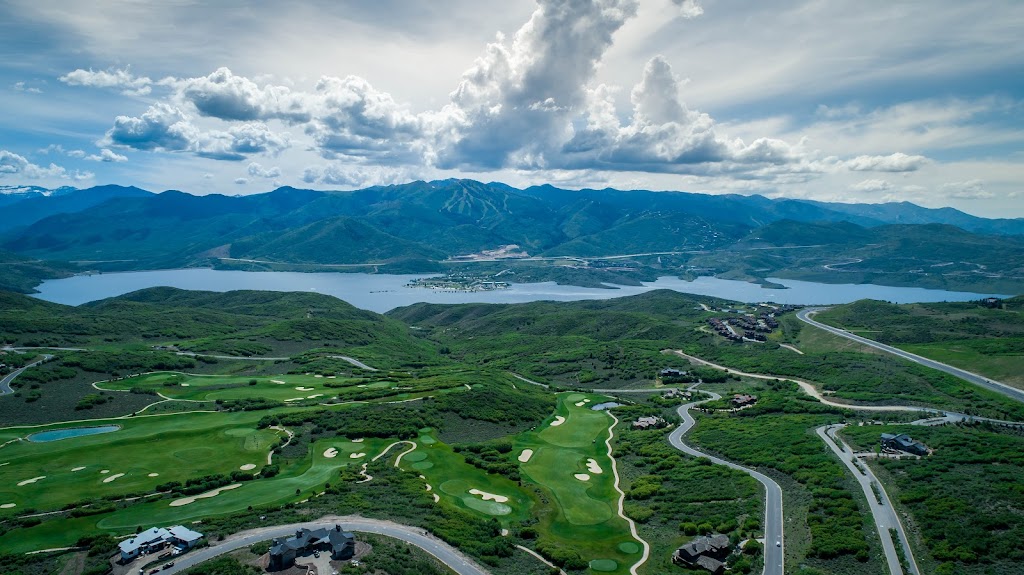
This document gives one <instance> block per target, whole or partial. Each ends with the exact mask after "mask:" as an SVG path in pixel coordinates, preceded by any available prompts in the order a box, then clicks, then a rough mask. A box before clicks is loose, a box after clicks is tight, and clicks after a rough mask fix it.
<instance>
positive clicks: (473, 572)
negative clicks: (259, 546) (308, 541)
mask: <svg viewBox="0 0 1024 575" xmlns="http://www.w3.org/2000/svg"><path fill="white" fill-rule="evenodd" d="M336 524H337V525H341V528H342V529H344V530H346V531H354V532H357V533H374V534H377V535H385V536H387V537H393V538H395V539H400V540H402V541H405V542H406V543H410V544H412V545H415V546H417V547H419V548H420V549H423V550H424V551H426V552H427V553H429V554H431V555H433V556H434V557H435V558H437V560H438V561H440V562H441V563H444V564H445V565H447V566H448V567H450V568H451V569H452V570H453V571H455V572H456V573H458V574H459V575H489V573H488V571H486V570H484V568H483V567H481V566H479V565H477V564H476V563H475V562H473V560H472V559H470V558H468V557H466V556H465V555H463V554H462V553H460V552H459V551H457V550H456V549H455V548H454V547H452V546H450V545H448V544H447V543H445V542H443V541H441V540H440V539H437V538H436V537H433V536H431V535H427V534H426V531H424V530H422V529H418V528H415V527H408V526H406V525H399V524H398V523H392V522H390V521H382V520H378V519H366V518H364V517H357V516H350V517H333V516H328V517H321V518H320V519H317V520H314V521H309V522H307V523H292V524H290V525H275V526H272V527H260V528H257V529H251V530H249V531H243V532H241V533H236V534H234V535H231V536H229V537H228V538H227V539H224V540H223V541H221V542H219V543H216V544H213V545H211V546H209V547H206V548H203V549H200V550H199V551H195V552H193V553H189V554H187V555H184V556H182V557H180V558H178V559H175V560H174V566H173V567H171V568H170V569H164V570H162V571H160V575H172V574H173V573H180V572H182V571H185V570H187V569H190V568H192V567H195V566H196V565H198V564H200V563H202V562H203V561H208V560H210V559H213V558H214V557H217V556H219V555H223V554H225V553H230V552H231V551H234V550H236V549H242V548H243V547H248V546H250V545H252V544H253V543H259V542H260V541H267V540H269V539H274V538H277V537H291V536H294V535H295V531H296V530H297V529H299V528H301V527H306V528H308V529H319V528H320V527H324V528H327V529H331V528H333V527H334V526H335V525H336ZM327 575H329V574H327Z"/></svg>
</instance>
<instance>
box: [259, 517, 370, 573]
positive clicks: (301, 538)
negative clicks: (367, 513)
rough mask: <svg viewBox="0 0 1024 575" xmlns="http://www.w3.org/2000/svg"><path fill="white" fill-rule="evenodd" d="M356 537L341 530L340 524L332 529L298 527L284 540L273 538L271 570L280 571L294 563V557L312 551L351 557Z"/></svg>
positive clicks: (269, 567) (339, 556)
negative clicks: (293, 533) (292, 535)
mask: <svg viewBox="0 0 1024 575" xmlns="http://www.w3.org/2000/svg"><path fill="white" fill-rule="evenodd" d="M355 548H356V538H355V535H352V534H351V533H349V532H348V531H342V529H341V525H335V526H334V528H333V529H325V528H323V527H321V528H320V529H315V530H309V529H306V528H302V529H299V530H298V531H296V532H295V536H294V537H289V538H288V539H285V540H284V541H281V540H280V539H274V542H273V544H272V545H271V546H270V564H269V565H268V566H267V568H268V569H269V570H271V571H280V570H281V569H286V568H288V567H291V566H292V565H294V564H295V558H296V557H298V556H300V555H305V554H307V553H312V552H313V551H328V552H330V554H331V559H351V558H352V556H353V555H354V554H355Z"/></svg>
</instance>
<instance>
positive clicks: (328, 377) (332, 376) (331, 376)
mask: <svg viewBox="0 0 1024 575" xmlns="http://www.w3.org/2000/svg"><path fill="white" fill-rule="evenodd" d="M336 377H338V376H336V375H328V376H327V379H334V378H336Z"/></svg>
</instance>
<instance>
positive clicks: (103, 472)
mask: <svg viewBox="0 0 1024 575" xmlns="http://www.w3.org/2000/svg"><path fill="white" fill-rule="evenodd" d="M100 473H102V474H103V475H106V474H108V473H110V470H109V469H103V470H101V471H100Z"/></svg>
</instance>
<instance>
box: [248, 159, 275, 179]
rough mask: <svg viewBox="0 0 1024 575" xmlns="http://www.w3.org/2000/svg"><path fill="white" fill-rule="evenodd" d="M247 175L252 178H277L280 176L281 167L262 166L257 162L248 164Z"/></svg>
mask: <svg viewBox="0 0 1024 575" xmlns="http://www.w3.org/2000/svg"><path fill="white" fill-rule="evenodd" d="M248 172H249V175H250V176H252V177H254V178H278V177H280V176H281V168H278V167H277V166H274V167H273V168H264V167H263V166H262V165H260V164H258V163H257V162H253V163H251V164H249V168H248Z"/></svg>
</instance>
